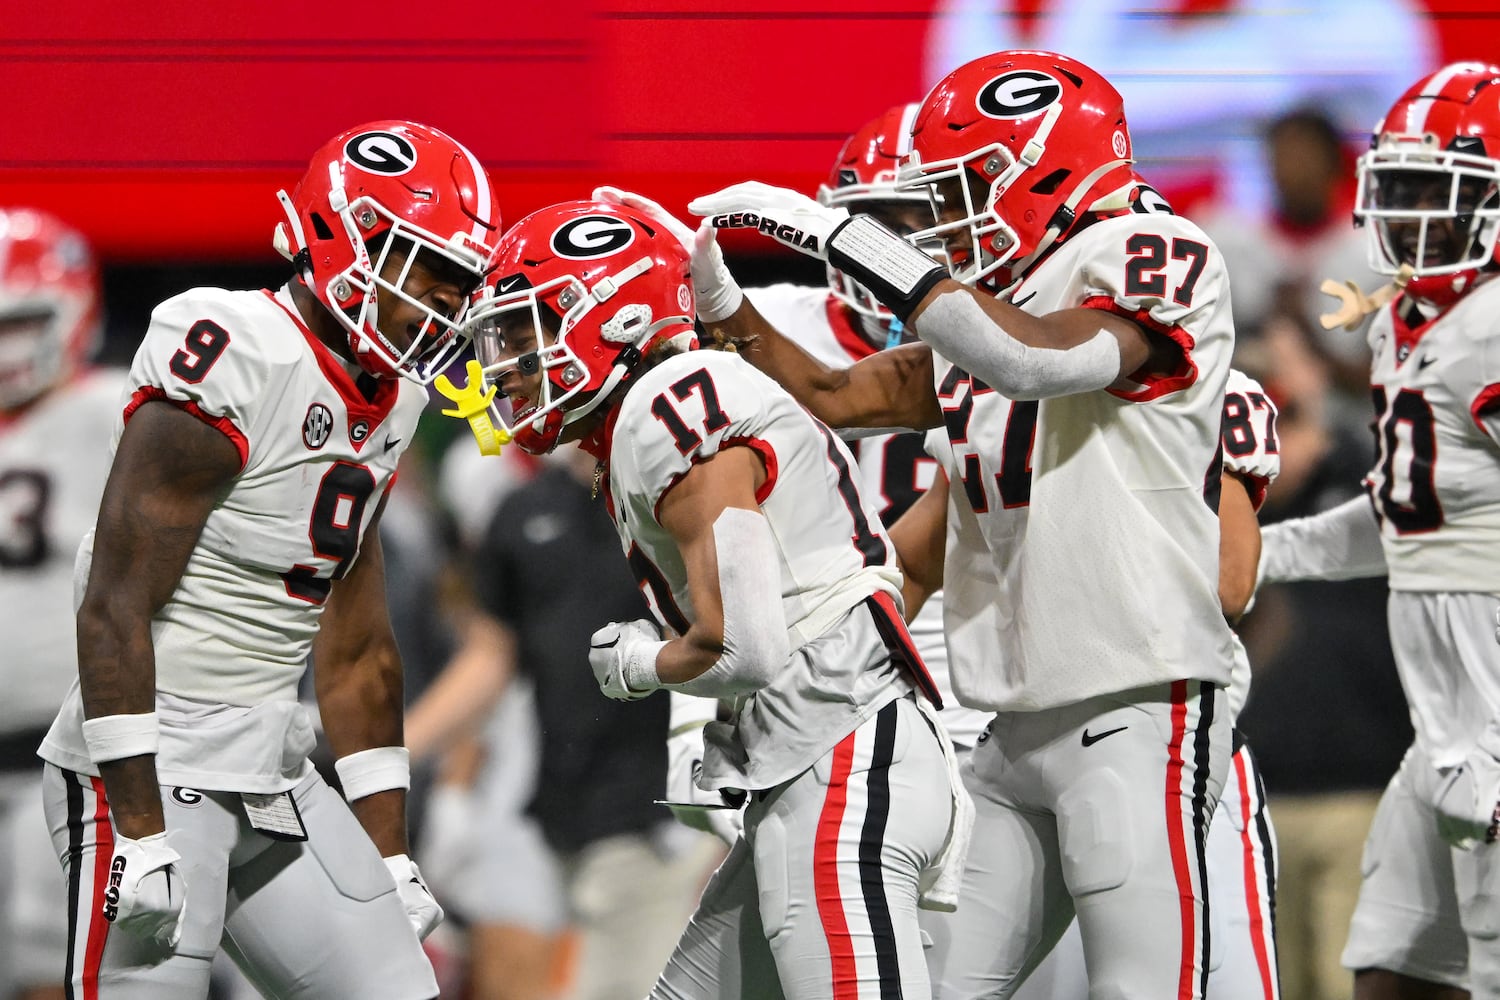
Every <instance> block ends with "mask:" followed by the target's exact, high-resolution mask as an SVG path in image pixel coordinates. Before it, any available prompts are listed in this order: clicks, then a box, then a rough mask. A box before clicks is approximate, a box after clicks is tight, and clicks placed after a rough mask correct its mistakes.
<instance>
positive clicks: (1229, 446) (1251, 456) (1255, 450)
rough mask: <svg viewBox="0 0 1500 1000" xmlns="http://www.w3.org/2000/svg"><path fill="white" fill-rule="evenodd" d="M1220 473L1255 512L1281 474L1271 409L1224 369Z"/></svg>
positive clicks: (1242, 662) (1238, 696)
mask: <svg viewBox="0 0 1500 1000" xmlns="http://www.w3.org/2000/svg"><path fill="white" fill-rule="evenodd" d="M1223 438H1224V471H1225V472H1233V473H1235V474H1236V475H1238V476H1239V477H1240V479H1241V480H1242V481H1243V482H1244V483H1245V489H1246V491H1247V492H1248V493H1249V494H1250V502H1251V503H1252V504H1253V505H1254V506H1255V509H1256V510H1257V511H1259V510H1260V508H1261V504H1263V503H1265V500H1266V490H1268V489H1270V487H1271V484H1272V483H1273V482H1275V481H1276V477H1277V476H1279V475H1280V474H1281V442H1280V440H1279V439H1278V438H1277V436H1276V404H1275V403H1273V402H1271V398H1270V397H1269V396H1267V395H1266V390H1265V389H1263V388H1262V387H1261V384H1260V383H1259V382H1257V381H1256V380H1255V379H1253V378H1251V377H1250V376H1249V375H1246V374H1245V373H1244V372H1242V371H1240V370H1239V369H1238V368H1231V369H1230V370H1229V384H1228V386H1226V387H1225V389H1224V432H1223ZM1232 638H1233V640H1234V667H1233V670H1232V671H1231V673H1230V678H1229V717H1230V718H1231V719H1238V718H1239V717H1240V711H1241V710H1242V709H1243V708H1244V707H1245V701H1246V700H1247V699H1248V698H1249V697H1250V657H1249V654H1247V653H1246V652H1245V645H1244V643H1242V642H1240V638H1239V636H1237V635H1235V636H1232Z"/></svg>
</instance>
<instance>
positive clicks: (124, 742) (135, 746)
mask: <svg viewBox="0 0 1500 1000" xmlns="http://www.w3.org/2000/svg"><path fill="white" fill-rule="evenodd" d="M83 742H84V743H86V744H88V748H89V760H91V761H93V762H94V763H95V764H106V763H108V762H109V761H112V760H123V759H124V758H126V757H138V756H140V755H141V754H148V753H156V750H157V747H158V746H159V745H160V743H161V727H160V726H159V724H158V723H157V719H156V713H155V712H142V713H141V714H140V715H101V716H99V718H97V719H84V720H83Z"/></svg>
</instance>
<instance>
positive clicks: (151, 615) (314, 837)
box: [40, 121, 499, 1000]
mask: <svg viewBox="0 0 1500 1000" xmlns="http://www.w3.org/2000/svg"><path fill="white" fill-rule="evenodd" d="M279 197H280V199H281V202H282V206H283V208H284V209H285V211H286V219H285V221H283V222H282V223H280V224H279V225H278V226H277V229H276V233H275V243H276V247H277V249H278V250H279V251H281V253H282V254H283V255H285V256H286V257H287V258H288V259H290V260H291V261H292V263H293V266H294V268H295V271H296V273H295V275H294V276H293V277H292V278H291V280H289V281H288V282H287V284H286V285H284V286H283V287H282V288H280V289H279V290H277V291H274V292H272V291H269V290H262V291H226V290H222V289H216V288H198V289H194V290H192V291H189V292H186V293H184V294H182V295H179V296H177V297H175V298H172V299H169V300H168V301H166V302H164V303H163V304H162V305H160V306H158V307H157V309H156V311H155V312H154V313H153V315H152V318H151V325H150V327H149V329H148V330H147V332H146V336H145V339H144V341H143V342H142V344H141V347H140V349H139V350H138V352H137V353H136V356H135V360H134V363H133V365H132V368H131V372H130V379H129V385H128V386H127V391H128V392H129V393H130V395H129V396H128V397H127V398H125V399H124V400H123V401H122V402H123V405H122V408H121V412H120V417H119V419H118V421H117V423H116V426H115V428H114V438H115V453H114V463H113V467H112V469H111V472H110V476H109V480H108V484H107V485H106V487H105V492H104V499H103V501H102V504H101V507H100V510H99V519H98V524H97V527H96V529H95V532H94V535H93V538H92V544H91V542H90V541H89V540H86V541H85V543H84V545H83V547H82V550H81V552H80V558H79V564H78V573H77V579H78V582H79V584H81V585H82V595H81V602H82V603H81V606H80V608H79V610H78V659H79V677H78V683H77V684H76V685H74V687H73V688H72V690H71V691H70V692H69V695H68V697H67V700H66V701H65V703H64V704H63V707H62V709H61V710H60V712H59V713H58V716H57V719H56V721H55V722H54V723H53V725H52V728H51V730H50V732H49V733H48V735H47V738H46V740H45V741H44V742H43V744H42V748H41V751H40V753H41V756H42V757H43V758H44V759H45V760H46V761H47V762H48V766H47V768H46V774H45V778H44V795H45V800H46V811H47V817H48V822H49V824H50V827H51V832H52V839H53V843H54V846H55V847H56V849H57V852H58V854H59V856H60V857H61V858H62V860H63V867H64V870H65V875H66V879H67V885H68V899H69V903H70V905H71V907H72V913H71V918H70V935H69V937H70V940H69V945H70V954H69V958H68V966H67V975H68V979H69V982H70V991H72V992H77V994H78V995H79V996H98V997H100V998H102V1000H113V998H141V1000H145V998H178V997H180V998H184V1000H186V998H194V1000H197V998H201V997H203V996H204V995H205V993H206V990H207V987H208V979H209V965H210V962H211V961H212V959H213V956H214V954H215V952H216V951H217V950H218V949H219V948H220V946H221V945H222V946H223V947H224V948H225V949H226V950H227V951H228V952H229V953H230V954H231V955H232V956H233V957H234V959H235V960H236V961H237V962H238V963H239V964H240V965H241V966H242V967H243V968H244V969H245V970H246V972H247V973H248V975H249V976H250V978H251V979H252V980H253V981H255V982H257V983H258V984H260V985H261V986H262V988H263V989H265V990H267V991H268V992H269V993H270V994H271V995H277V996H291V995H307V996H313V995H315V996H380V997H390V998H413V1000H415V998H419V997H433V996H436V995H437V986H436V984H435V982H434V978H433V973H432V969H431V966H430V965H429V963H428V961H427V959H426V957H425V956H424V955H423V952H422V949H421V946H420V943H419V940H418V936H419V935H422V934H425V933H427V932H428V931H430V930H431V929H432V927H434V926H435V925H436V924H437V922H438V920H440V919H441V917H442V911H441V910H440V909H439V908H438V906H437V904H436V902H434V901H433V899H432V897H431V896H430V895H429V894H428V893H427V891H426V887H425V886H424V885H423V883H422V882H421V878H420V875H419V874H418V872H417V870H416V867H415V866H414V865H413V864H412V863H411V861H410V860H409V858H408V854H407V842H406V826H405V788H406V787H407V785H408V783H409V777H408V770H407V762H406V751H405V749H404V748H403V747H402V746H401V743H402V735H401V662H400V659H399V657H398V655H397V652H396V647H395V643H394V641H393V639H392V635H391V629H390V624H389V621H388V618H387V613H386V603H385V584H384V569H383V561H382V558H381V551H380V544H379V537H378V534H377V526H378V522H379V519H380V511H381V509H382V505H383V503H384V500H385V497H386V494H387V492H388V491H389V489H390V487H391V484H392V483H393V482H394V480H395V476H396V463H397V460H398V459H399V458H400V456H401V453H402V451H403V449H404V448H405V447H406V445H407V444H408V443H409V442H410V441H411V438H412V434H413V432H414V431H415V429H416V424H417V418H418V417H419V416H420V414H421V412H422V410H423V408H424V406H425V403H426V398H427V397H426V393H425V392H424V391H423V388H422V386H423V385H424V384H425V383H426V382H428V381H430V380H431V379H432V378H434V377H435V376H436V374H437V373H438V372H439V371H441V369H442V367H443V366H444V365H445V364H446V363H447V361H448V360H451V358H452V357H453V355H454V354H455V353H457V351H458V350H459V349H461V348H462V346H463V344H464V341H465V338H464V336H463V335H462V332H461V328H460V326H459V325H458V324H459V321H460V320H461V319H462V314H463V312H464V309H465V306H466V303H467V297H468V295H469V293H470V292H471V291H472V290H473V288H474V286H475V285H477V283H478V280H479V274H480V268H481V266H482V264H483V262H484V260H485V257H486V256H487V254H488V249H489V245H490V244H491V243H492V242H493V238H494V236H495V235H496V234H497V233H498V226H499V219H498V213H497V210H496V207H495V203H494V199H493V197H492V195H491V192H490V188H489V182H488V180H487V178H486V176H485V173H484V170H483V168H482V167H481V166H480V164H479V162H478V161H477V160H476V159H475V158H474V156H473V154H472V153H470V152H469V151H468V150H467V149H465V148H464V147H463V146H461V145H459V144H458V143H456V142H454V141H453V140H452V139H451V138H449V137H448V136H446V135H444V134H443V133H441V132H438V131H437V130H436V129H431V128H428V127H425V126H422V125H417V124H414V123H411V122H400V121H384V122H376V123H372V124H369V125H365V126H363V127H360V128H357V129H353V130H351V131H349V132H345V133H343V134H342V135H339V136H338V137H336V138H334V139H333V140H331V141H330V142H329V143H328V144H327V145H325V146H324V147H323V148H322V149H320V150H319V151H318V152H317V153H316V154H315V155H314V157H313V160H312V163H311V165H310V166H309V168H308V172H307V174H306V176H304V177H303V179H302V180H301V182H300V183H299V184H298V185H297V187H296V189H295V190H294V191H293V192H292V195H291V196H290V197H287V195H286V194H285V192H282V193H281V194H280V195H279ZM90 555H91V557H92V565H90ZM310 653H314V654H315V660H316V663H315V671H316V674H315V679H316V690H317V697H318V703H319V707H320V711H321V714H322V719H323V724H324V728H325V731H326V732H327V735H328V739H329V742H330V743H331V745H332V749H333V752H334V755H335V757H336V758H337V760H336V767H337V770H338V773H339V776H340V779H341V781H342V784H343V791H344V797H345V798H346V799H347V800H348V801H349V803H350V805H351V806H352V811H351V808H350V807H346V806H345V804H344V802H343V801H341V800H340V799H339V797H338V796H337V795H336V794H335V793H334V792H333V790H332V789H331V788H329V787H328V786H327V785H326V784H325V783H324V782H323V781H322V779H320V778H319V777H318V775H317V774H316V772H315V771H314V770H313V767H312V765H311V763H310V762H309V760H308V752H309V751H310V750H311V749H312V747H313V743H314V737H313V730H312V726H311V723H310V720H309V718H308V715H307V713H306V712H305V710H304V709H302V708H301V707H300V706H299V705H298V702H297V687H298V681H299V680H300V678H301V676H302V674H303V671H304V669H305V666H306V663H307V659H308V656H309V654H310ZM382 858H383V859H384V861H383V862H382Z"/></svg>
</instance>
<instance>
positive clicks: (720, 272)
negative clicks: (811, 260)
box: [594, 187, 745, 323]
mask: <svg viewBox="0 0 1500 1000" xmlns="http://www.w3.org/2000/svg"><path fill="white" fill-rule="evenodd" d="M594 200H595V201H603V202H609V203H612V204H616V205H624V206H626V207H628V208H633V209H635V210H636V211H638V212H642V213H644V214H646V215H648V216H650V217H651V218H653V219H655V220H656V221H657V222H659V223H660V224H661V226H662V228H664V229H666V230H667V232H669V233H671V234H672V236H673V237H674V238H675V239H676V240H677V242H678V243H680V244H682V248H683V249H684V250H686V251H687V252H688V256H689V257H690V258H692V264H691V268H692V275H693V297H694V298H696V299H697V300H698V315H699V317H700V318H702V320H703V322H705V323H717V322H719V321H720V320H723V319H728V318H729V317H730V316H733V315H734V313H735V311H736V310H737V309H739V307H740V303H741V302H743V301H744V300H745V293H744V292H742V291H740V286H739V282H737V281H735V280H734V275H732V274H730V273H729V268H728V267H727V266H726V265H725V264H724V252H723V251H722V250H720V249H719V241H718V239H717V238H716V235H715V232H714V228H713V226H710V225H708V224H706V223H705V224H704V225H702V226H699V227H698V230H697V232H694V231H693V229H692V228H691V227H690V226H688V225H686V224H685V223H683V222H682V221H681V220H680V219H678V218H677V217H676V216H674V215H673V214H672V213H671V212H668V211H667V210H666V209H664V208H662V207H661V206H660V205H658V204H657V203H656V202H654V201H652V200H651V199H650V198H647V197H644V196H642V195H638V194H633V193H632V192H630V191H621V190H620V189H619V188H613V187H598V188H594Z"/></svg>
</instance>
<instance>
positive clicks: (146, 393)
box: [125, 385, 250, 472]
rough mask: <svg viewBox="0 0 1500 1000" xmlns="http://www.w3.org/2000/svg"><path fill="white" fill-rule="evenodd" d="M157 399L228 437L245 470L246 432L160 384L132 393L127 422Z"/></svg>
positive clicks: (247, 448) (247, 455)
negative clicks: (167, 390) (170, 393)
mask: <svg viewBox="0 0 1500 1000" xmlns="http://www.w3.org/2000/svg"><path fill="white" fill-rule="evenodd" d="M157 400H160V401H161V402H163V403H171V404H172V405H173V406H175V407H177V408H178V409H179V410H183V411H184V412H187V413H191V414H192V415H193V416H195V417H197V418H198V419H199V420H201V421H203V422H204V423H205V424H207V425H208V426H210V427H212V428H213V429H214V430H216V431H218V432H219V433H220V434H223V435H224V436H225V437H227V438H228V439H229V443H230V444H232V445H234V450H235V451H237V452H239V454H240V471H241V472H243V471H245V463H246V462H248V461H250V439H249V438H247V437H245V434H244V432H243V431H241V430H240V429H239V428H238V427H236V426H235V423H234V421H233V420H230V419H229V418H228V417H216V416H214V415H213V414H211V413H207V412H205V411H204V409H203V408H202V407H201V406H199V405H198V404H197V403H195V402H193V401H192V400H189V399H173V398H172V397H171V396H168V395H167V392H166V390H165V389H163V388H161V387H160V386H155V385H143V386H141V387H140V388H139V389H137V390H136V391H135V392H133V393H131V394H130V402H128V403H126V404H125V422H126V423H127V424H128V423H130V418H131V416H132V415H134V413H135V411H136V410H139V409H140V408H141V407H142V406H143V405H145V404H146V403H151V402H155V401H157Z"/></svg>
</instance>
